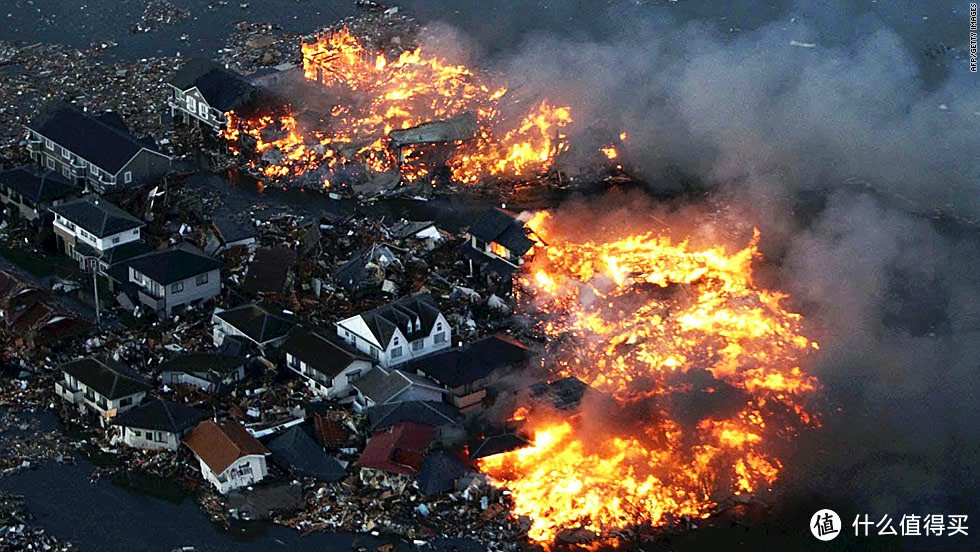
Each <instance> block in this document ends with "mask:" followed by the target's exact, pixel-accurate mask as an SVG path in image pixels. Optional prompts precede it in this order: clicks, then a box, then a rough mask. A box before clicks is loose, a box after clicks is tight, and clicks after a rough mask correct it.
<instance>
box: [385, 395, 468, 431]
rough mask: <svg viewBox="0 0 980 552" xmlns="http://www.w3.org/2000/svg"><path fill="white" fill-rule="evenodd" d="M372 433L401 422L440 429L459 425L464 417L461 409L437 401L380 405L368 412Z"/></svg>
mask: <svg viewBox="0 0 980 552" xmlns="http://www.w3.org/2000/svg"><path fill="white" fill-rule="evenodd" d="M367 416H368V422H369V424H370V429H371V431H372V432H373V431H380V430H382V429H385V428H389V427H391V426H393V425H395V424H397V423H399V422H415V423H418V424H425V425H430V426H432V427H439V426H444V425H449V424H456V423H459V422H460V420H461V419H462V416H461V415H460V413H459V409H457V408H456V407H455V406H453V405H451V404H447V403H444V402H436V401H405V402H399V403H394V404H379V405H377V406H372V407H371V408H369V409H368V410H367Z"/></svg>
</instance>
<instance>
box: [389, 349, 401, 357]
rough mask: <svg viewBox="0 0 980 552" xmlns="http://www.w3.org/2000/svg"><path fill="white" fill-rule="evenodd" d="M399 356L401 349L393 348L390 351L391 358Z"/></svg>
mask: <svg viewBox="0 0 980 552" xmlns="http://www.w3.org/2000/svg"><path fill="white" fill-rule="evenodd" d="M400 356H402V348H401V347H395V348H394V349H392V350H391V358H398V357H400Z"/></svg>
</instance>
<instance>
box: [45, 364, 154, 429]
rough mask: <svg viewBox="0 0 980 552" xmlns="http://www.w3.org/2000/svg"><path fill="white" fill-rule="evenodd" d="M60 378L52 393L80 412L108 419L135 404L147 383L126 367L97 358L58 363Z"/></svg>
mask: <svg viewBox="0 0 980 552" xmlns="http://www.w3.org/2000/svg"><path fill="white" fill-rule="evenodd" d="M61 372H62V375H63V378H62V379H61V380H59V381H57V382H55V384H54V390H55V393H56V394H57V395H58V396H59V397H61V398H62V399H64V400H66V401H68V402H69V403H71V404H74V405H77V406H78V408H79V410H80V411H82V412H86V411H88V412H94V413H95V414H97V415H98V416H99V417H100V418H102V419H107V418H111V417H113V416H115V415H117V414H120V413H122V412H126V411H127V410H130V409H131V408H134V407H136V406H137V405H138V404H140V402H142V400H143V398H144V397H146V392H147V391H149V389H150V386H149V385H148V384H147V383H146V381H145V380H144V379H143V378H142V377H140V375H139V374H137V373H136V372H134V371H133V370H132V369H130V368H129V367H128V366H125V365H124V364H122V363H119V362H116V361H113V360H110V359H106V358H99V357H88V358H80V359H78V360H74V361H72V362H68V363H66V364H62V365H61Z"/></svg>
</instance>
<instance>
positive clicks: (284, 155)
mask: <svg viewBox="0 0 980 552" xmlns="http://www.w3.org/2000/svg"><path fill="white" fill-rule="evenodd" d="M302 52H303V68H304V75H305V78H306V79H307V80H308V81H309V82H310V83H317V84H318V85H319V86H320V90H321V92H322V96H323V97H322V98H319V99H320V100H325V99H326V98H335V101H334V102H333V103H331V104H329V105H327V106H326V107H324V106H323V105H318V106H317V107H316V108H312V109H309V108H299V107H298V106H296V107H294V106H288V107H286V108H284V109H283V110H282V112H281V113H276V114H266V115H263V116H256V117H251V118H247V117H241V116H237V115H236V114H235V113H231V114H230V115H229V119H228V124H227V126H226V128H225V130H224V132H223V133H222V135H223V137H224V138H225V139H226V140H227V141H228V142H229V144H230V147H231V148H232V150H233V151H234V152H236V153H239V154H246V157H247V158H248V159H249V161H248V163H249V164H250V167H251V168H252V169H253V170H254V171H255V172H257V173H260V174H261V175H263V176H264V177H266V178H269V179H272V180H275V181H277V182H287V181H292V182H300V183H302V184H304V185H307V186H310V187H312V186H313V185H317V186H322V187H324V188H331V187H335V186H338V185H350V184H352V183H355V182H363V181H366V180H370V179H376V178H377V177H378V175H386V174H387V175H395V178H394V179H392V180H393V181H395V182H397V181H398V180H401V179H403V180H404V181H407V182H427V181H432V182H434V181H435V180H436V178H437V177H439V176H440V175H441V176H443V177H446V178H449V179H451V180H454V181H456V182H461V183H474V182H477V181H479V180H481V179H483V178H486V177H525V176H528V175H535V174H538V173H540V172H543V171H546V170H548V169H549V167H550V166H551V164H552V162H553V161H554V159H555V156H556V155H558V153H560V152H561V151H563V149H564V148H565V147H566V145H565V138H566V136H565V134H564V131H563V128H564V127H565V126H566V125H568V124H569V123H570V122H571V121H572V117H571V114H570V112H569V110H568V108H566V107H561V106H554V105H552V104H551V103H549V102H548V101H547V100H543V101H539V102H536V103H534V105H533V107H531V108H530V109H529V110H528V108H527V106H526V105H523V104H525V102H520V101H516V100H515V101H509V102H506V103H505V101H504V99H505V98H506V94H507V88H506V87H503V86H497V85H494V84H491V83H489V82H488V81H487V80H486V79H484V78H481V77H480V76H478V75H477V74H476V73H474V72H473V71H472V70H471V69H469V68H468V67H465V66H463V65H455V64H452V63H449V62H447V61H445V60H443V59H441V58H439V57H437V56H434V55H430V54H428V52H423V48H422V47H418V48H415V49H413V50H407V51H403V52H401V53H400V54H399V55H398V56H397V57H394V58H393V59H389V58H388V57H387V56H386V55H385V54H384V53H379V52H372V51H369V50H368V49H367V48H365V47H364V46H363V45H362V43H361V42H360V41H359V40H358V39H357V38H356V37H355V36H354V35H353V34H352V33H351V32H350V31H348V30H347V29H346V28H345V29H340V30H338V31H335V32H330V33H324V34H321V35H319V36H318V37H317V39H316V40H315V41H313V42H308V43H304V44H303V45H302ZM321 103H322V102H321ZM521 110H523V111H524V112H523V113H520V111H521Z"/></svg>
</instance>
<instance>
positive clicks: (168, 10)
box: [130, 0, 191, 33]
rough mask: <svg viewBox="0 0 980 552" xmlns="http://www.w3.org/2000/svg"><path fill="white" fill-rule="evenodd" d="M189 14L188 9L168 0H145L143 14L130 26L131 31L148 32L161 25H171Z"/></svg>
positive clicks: (187, 17) (186, 17) (188, 16)
mask: <svg viewBox="0 0 980 552" xmlns="http://www.w3.org/2000/svg"><path fill="white" fill-rule="evenodd" d="M190 16H191V12H190V10H185V9H183V8H178V7H177V6H175V5H173V4H172V3H171V2H169V1H168V0H147V2H146V7H145V8H144V9H143V15H142V16H141V17H140V19H139V21H137V22H136V23H134V24H133V26H132V27H130V32H133V33H148V32H150V31H155V30H157V29H159V28H160V27H161V26H163V25H173V24H174V23H178V22H180V21H183V20H185V19H189V18H190Z"/></svg>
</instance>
